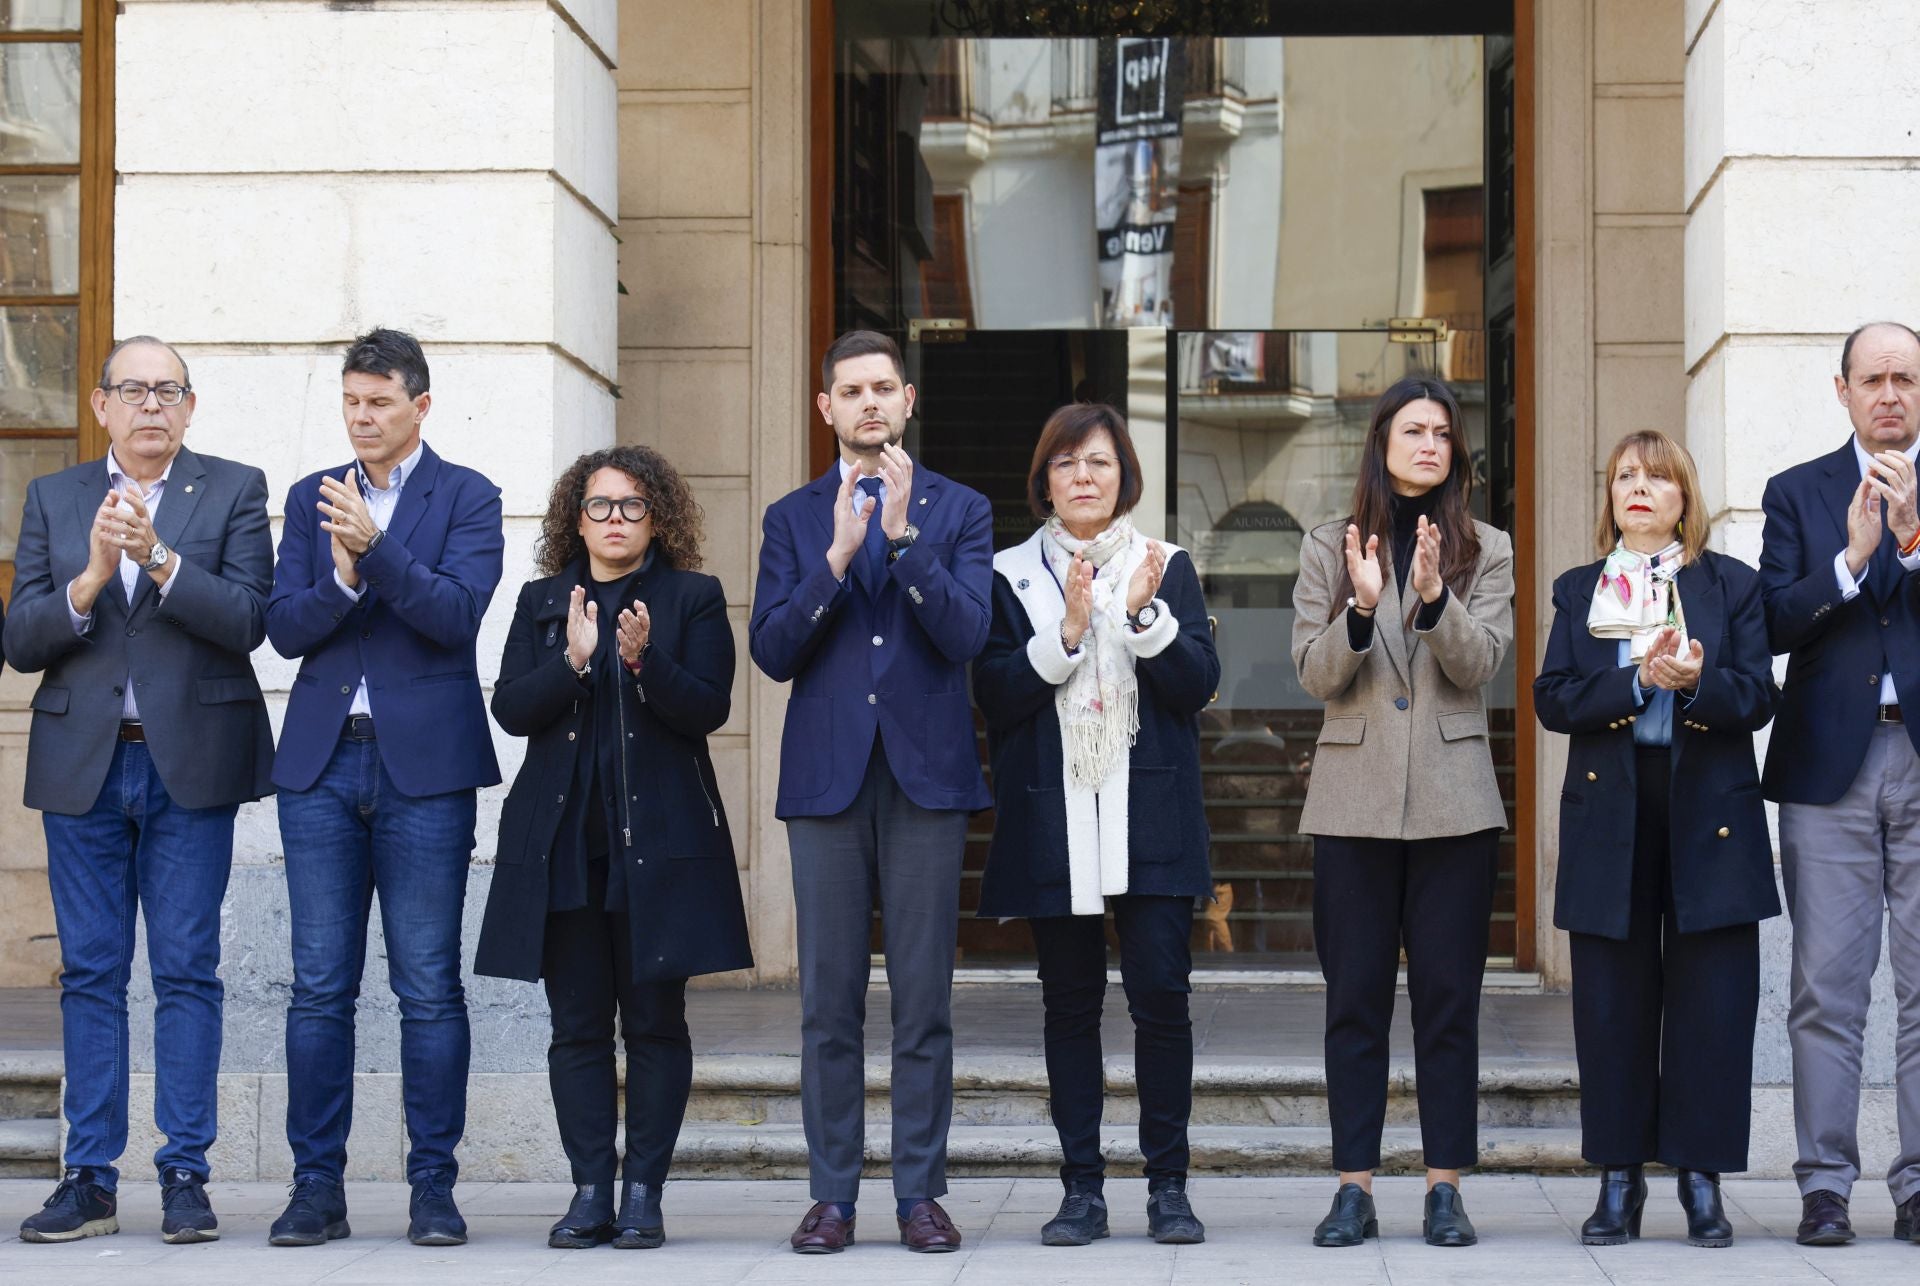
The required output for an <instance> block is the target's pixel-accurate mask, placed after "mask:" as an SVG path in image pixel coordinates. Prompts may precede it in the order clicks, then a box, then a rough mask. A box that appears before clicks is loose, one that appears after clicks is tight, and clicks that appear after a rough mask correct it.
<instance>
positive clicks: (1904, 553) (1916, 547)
mask: <svg viewBox="0 0 1920 1286" xmlns="http://www.w3.org/2000/svg"><path fill="white" fill-rule="evenodd" d="M1916 553H1920V527H1915V528H1914V529H1913V539H1912V540H1909V541H1908V542H1907V543H1906V544H1904V545H1902V546H1900V557H1902V558H1912V557H1913V556H1914V555H1915V554H1916Z"/></svg>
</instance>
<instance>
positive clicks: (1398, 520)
mask: <svg viewBox="0 0 1920 1286" xmlns="http://www.w3.org/2000/svg"><path fill="white" fill-rule="evenodd" d="M1459 425H1460V408H1459V405H1458V403H1457V402H1455V400H1454V397H1453V393H1452V391H1451V390H1450V389H1448V388H1447V386H1446V384H1445V383H1443V382H1442V381H1440V380H1438V379H1436V378H1430V377H1423V376H1409V377H1408V378H1406V379H1403V380H1401V381H1399V382H1398V383H1396V384H1394V385H1393V386H1392V387H1391V388H1389V389H1388V390H1387V391H1386V392H1385V393H1382V394H1381V395H1380V400H1379V401H1378V402H1376V403H1375V404H1374V409H1373V420H1372V424H1371V425H1370V427H1369V428H1368V430H1367V440H1366V446H1365V448H1364V451H1363V456H1362V460H1361V464H1360V476H1359V479H1358V481H1357V482H1356V483H1355V485H1354V489H1353V506H1352V510H1351V516H1350V517H1348V518H1344V519H1341V520H1339V521H1337V522H1332V523H1327V524H1325V525H1324V526H1321V527H1318V528H1315V529H1314V530H1313V531H1312V532H1310V533H1309V534H1308V537H1307V539H1306V541H1305V542H1304V543H1303V544H1302V546H1301V550H1300V576H1299V579H1298V581H1297V582H1296V583H1295V585H1294V591H1293V606H1294V625H1293V661H1294V664H1295V665H1296V666H1297V667H1298V668H1299V671H1300V683H1301V686H1302V687H1304V688H1305V689H1306V690H1307V691H1308V692H1309V693H1311V694H1312V695H1313V696H1314V697H1316V698H1318V699H1319V700H1321V701H1324V702H1326V705H1327V716H1326V721H1325V723H1324V724H1323V725H1322V727H1321V730H1320V737H1319V744H1318V746H1317V747H1316V748H1315V752H1314V760H1313V774H1312V778H1311V783H1310V785H1309V786H1308V788H1307V802H1306V807H1305V809H1304V810H1303V811H1302V813H1301V816H1300V830H1301V832H1302V833H1303V834H1307V835H1311V836H1313V935H1314V946H1315V949H1316V950H1317V952H1318V953H1319V956H1320V968H1321V972H1322V973H1323V974H1324V975H1325V977H1326V984H1327V1043H1326V1057H1327V1107H1328V1112H1329V1114H1330V1115H1331V1117H1332V1123H1333V1162H1334V1166H1335V1168H1336V1169H1338V1170H1339V1171H1340V1186H1339V1189H1338V1191H1337V1193H1336V1195H1335V1197H1334V1201H1333V1208H1332V1210H1331V1211H1329V1212H1328V1214H1327V1217H1326V1218H1325V1219H1323V1220H1321V1222H1320V1226H1319V1227H1318V1228H1316V1229H1315V1230H1314V1236H1313V1240H1314V1244H1315V1245H1318V1246H1355V1245H1359V1244H1360V1243H1361V1242H1362V1241H1363V1240H1364V1239H1365V1238H1367V1237H1371V1236H1374V1235H1375V1234H1376V1233H1377V1231H1378V1224H1377V1222H1376V1220H1375V1217H1374V1207H1373V1170H1374V1168H1375V1167H1376V1166H1378V1165H1379V1163H1380V1132H1381V1128H1382V1125H1383V1123H1384V1122H1385V1119H1386V1108H1387V1028H1388V1024H1389V1023H1390V1022H1391V1020H1392V1017H1393V998H1394V980H1395V974H1396V973H1397V971H1398V966H1399V960H1400V949H1401V946H1402V944H1403V943H1404V944H1405V947H1406V953H1407V992H1408V995H1409V998H1410V999H1411V1001H1412V1004H1413V1032H1414V1069H1415V1077H1416V1082H1417V1089H1418V1096H1419V1104H1420V1134H1421V1142H1422V1144H1423V1146H1424V1148H1425V1150H1426V1160H1427V1167H1428V1168H1427V1199H1426V1213H1425V1217H1424V1219H1423V1220H1422V1231H1423V1233H1424V1234H1425V1236H1426V1239H1427V1241H1428V1243H1429V1244H1431V1245H1436V1246H1470V1245H1472V1244H1473V1243H1474V1242H1475V1241H1476V1240H1477V1237H1476V1235H1475V1233H1474V1230H1473V1224H1472V1223H1471V1222H1470V1221H1469V1220H1468V1219H1467V1214H1466V1210H1465V1208H1464V1206H1463V1205H1462V1204H1461V1200H1460V1186H1459V1185H1460V1169H1461V1168H1462V1167H1463V1166H1468V1165H1471V1164H1473V1162H1474V1159H1475V1153H1476V1147H1477V1136H1476V1126H1477V1118H1478V1105H1477V1093H1478V1082H1479V1063H1480V1051H1479V1034H1478V1029H1479V1019H1480V981H1481V974H1482V973H1483V971H1484V970H1485V967H1486V959H1487V925H1488V921H1489V920H1490V919H1491V918H1492V914H1493V891H1494V882H1495V877H1496V874H1497V870H1498V844H1499V838H1500V832H1501V831H1503V830H1505V829H1506V825H1507V816H1506V810H1505V808H1504V807H1503V806H1502V804H1501V802H1500V791H1499V787H1498V785H1497V784H1496V783H1495V780H1494V774H1493V755H1492V753H1491V751H1490V750H1489V748H1488V744H1487V711H1486V704H1485V702H1484V700H1483V699H1482V697H1481V689H1482V688H1483V687H1484V686H1485V685H1486V683H1487V682H1488V680H1490V679H1492V678H1493V675H1494V671H1496V670H1497V669H1499V667H1500V662H1501V660H1502V659H1503V658H1504V657H1505V656H1506V654H1507V647H1508V645H1509V643H1511V642H1512V639H1513V546H1512V543H1511V542H1510V541H1509V540H1508V539H1507V536H1506V533H1504V532H1502V531H1499V530H1497V529H1496V528H1493V527H1489V526H1487V525H1486V524H1485V523H1482V522H1477V521H1475V520H1474V518H1473V517H1472V515H1471V514H1470V513H1469V512H1468V509H1467V500H1468V493H1469V490H1470V488H1471V486H1472V476H1473V475H1472V464H1471V461H1470V460H1469V458H1468V456H1469V453H1468V449H1467V444H1466V442H1465V441H1464V440H1463V439H1461V438H1460V437H1459V436H1458V435H1459V432H1460V429H1459Z"/></svg>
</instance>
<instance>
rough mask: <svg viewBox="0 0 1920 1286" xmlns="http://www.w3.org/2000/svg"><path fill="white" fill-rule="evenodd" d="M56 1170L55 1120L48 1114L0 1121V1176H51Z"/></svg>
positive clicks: (57, 1129) (57, 1130)
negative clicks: (46, 1115) (47, 1115)
mask: <svg viewBox="0 0 1920 1286" xmlns="http://www.w3.org/2000/svg"><path fill="white" fill-rule="evenodd" d="M59 1174H60V1122H59V1121H57V1120H53V1119H51V1118H48V1117H29V1118H25V1119H20V1118H16V1119H13V1120H6V1121H0V1179H40V1178H48V1179H51V1178H57V1177H58V1176H59Z"/></svg>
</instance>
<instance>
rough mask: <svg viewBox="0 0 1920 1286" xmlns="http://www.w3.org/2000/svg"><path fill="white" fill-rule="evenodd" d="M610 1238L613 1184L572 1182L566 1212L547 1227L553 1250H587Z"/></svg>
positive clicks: (549, 1242)
mask: <svg viewBox="0 0 1920 1286" xmlns="http://www.w3.org/2000/svg"><path fill="white" fill-rule="evenodd" d="M612 1240H613V1185H612V1184H611V1183H576V1184H574V1185H573V1201H572V1203H571V1204H570V1205H568V1206H567V1213H565V1214H563V1215H561V1216H560V1218H559V1219H558V1220H557V1221H556V1222H555V1223H554V1225H553V1227H551V1228H549V1229H547V1245H549V1246H551V1247H553V1248H554V1249H555V1250H589V1249H591V1248H593V1247H594V1246H598V1245H600V1244H601V1243H602V1242H607V1241H612Z"/></svg>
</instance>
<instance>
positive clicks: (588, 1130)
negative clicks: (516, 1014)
mask: <svg viewBox="0 0 1920 1286" xmlns="http://www.w3.org/2000/svg"><path fill="white" fill-rule="evenodd" d="M603 887H604V886H603ZM627 920H628V917H627V916H626V915H625V914H624V913H615V912H611V911H603V910H600V909H599V905H598V903H597V902H592V903H589V904H588V905H587V906H586V907H584V908H582V909H580V910H577V911H554V912H550V913H549V914H548V916H547V941H546V948H545V958H544V961H543V964H542V969H541V977H542V980H543V981H544V982H545V983H546V987H547V1005H548V1007H549V1008H550V1009H551V1010H552V1014H553V1043H552V1044H551V1045H549V1046H548V1047H547V1078H548V1081H549V1083H550V1084H551V1085H552V1087H553V1107H554V1114H555V1115H556V1116H557V1117H558V1118H559V1122H560V1146H561V1147H563V1148H564V1149H565V1150H566V1153H567V1162H568V1164H569V1165H570V1166H572V1168H573V1181H574V1182H575V1183H612V1182H613V1181H614V1177H615V1174H614V1172H615V1169H616V1163H617V1161H618V1153H617V1152H616V1143H617V1141H618V1134H619V1124H620V1101H619V1081H618V1074H617V1069H616V1067H615V1063H614V1057H613V1025H614V1016H615V1013H616V1011H617V1012H618V1015H619V1019H620V1033H621V1039H622V1041H623V1042H624V1043H625V1046H626V1051H627V1104H626V1108H627V1110H626V1121H627V1151H626V1167H625V1170H624V1171H623V1173H624V1176H625V1178H626V1179H627V1181H628V1182H634V1183H645V1184H649V1185H658V1184H662V1183H665V1182H666V1179H667V1167H668V1166H669V1165H670V1164H671V1163H672V1161H673V1145H674V1142H675V1140H676V1139H678V1138H679V1135H680V1121H681V1118H682V1117H684V1116H685V1115H686V1111H687V1095H688V1093H689V1092H690V1091H691V1090H692V1088H693V1040H692V1038H691V1037H690V1036H689V1035H688V1032H687V980H686V979H685V978H667V979H661V980H658V981H641V982H636V981H635V980H634V978H633V941H632V938H631V937H630V936H629V929H628V923H627Z"/></svg>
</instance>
